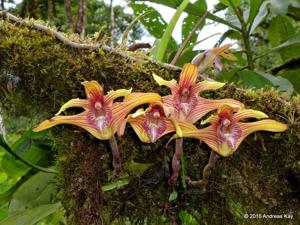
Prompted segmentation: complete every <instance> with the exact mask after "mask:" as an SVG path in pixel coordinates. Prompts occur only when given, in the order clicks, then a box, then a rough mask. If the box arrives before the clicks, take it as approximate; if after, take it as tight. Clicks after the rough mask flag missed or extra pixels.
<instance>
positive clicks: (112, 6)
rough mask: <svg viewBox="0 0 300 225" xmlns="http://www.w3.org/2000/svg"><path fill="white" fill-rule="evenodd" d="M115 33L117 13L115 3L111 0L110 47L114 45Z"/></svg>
mask: <svg viewBox="0 0 300 225" xmlns="http://www.w3.org/2000/svg"><path fill="white" fill-rule="evenodd" d="M114 33H115V13H114V3H113V0H110V47H112V48H113V47H114Z"/></svg>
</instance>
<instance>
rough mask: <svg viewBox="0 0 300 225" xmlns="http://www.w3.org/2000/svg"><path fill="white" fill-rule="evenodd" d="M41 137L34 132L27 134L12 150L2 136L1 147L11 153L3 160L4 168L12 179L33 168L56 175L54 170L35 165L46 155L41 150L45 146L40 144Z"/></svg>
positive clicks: (0, 139)
mask: <svg viewBox="0 0 300 225" xmlns="http://www.w3.org/2000/svg"><path fill="white" fill-rule="evenodd" d="M41 135H42V134H35V133H34V132H32V131H28V132H25V133H24V134H23V136H22V137H21V138H19V139H18V141H16V142H15V143H14V144H13V146H12V148H11V147H10V146H9V145H8V144H7V143H6V141H5V140H4V137H3V135H2V134H0V147H2V148H3V149H5V150H6V151H7V152H8V153H9V155H8V154H6V155H4V157H3V159H2V168H3V169H4V170H5V172H6V173H7V174H8V175H9V176H10V177H21V176H23V175H25V174H26V173H27V172H28V171H29V170H30V169H31V167H32V168H34V169H37V170H40V171H44V172H48V173H56V171H54V170H51V169H47V168H43V167H40V166H37V165H35V163H37V162H38V161H39V160H40V159H41V158H42V156H43V155H44V154H45V153H46V151H44V149H42V148H41V146H42V147H44V146H45V145H44V144H41V143H40V142H39V139H40V137H41ZM15 159H18V160H15Z"/></svg>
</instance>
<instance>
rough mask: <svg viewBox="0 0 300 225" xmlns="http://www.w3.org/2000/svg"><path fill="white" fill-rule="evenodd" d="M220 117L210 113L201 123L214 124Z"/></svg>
mask: <svg viewBox="0 0 300 225" xmlns="http://www.w3.org/2000/svg"><path fill="white" fill-rule="evenodd" d="M218 119H219V117H218V116H217V115H210V116H209V117H208V118H207V119H205V120H201V122H200V124H201V125H205V124H208V123H210V124H212V123H216V122H217V121H218Z"/></svg>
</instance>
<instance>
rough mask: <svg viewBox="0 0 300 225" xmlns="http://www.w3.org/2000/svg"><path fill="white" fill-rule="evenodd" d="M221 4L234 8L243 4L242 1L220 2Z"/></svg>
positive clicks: (228, 0) (220, 0)
mask: <svg viewBox="0 0 300 225" xmlns="http://www.w3.org/2000/svg"><path fill="white" fill-rule="evenodd" d="M219 2H220V3H222V4H224V5H226V6H229V7H231V4H232V5H233V6H234V7H237V6H239V5H240V3H241V0H219Z"/></svg>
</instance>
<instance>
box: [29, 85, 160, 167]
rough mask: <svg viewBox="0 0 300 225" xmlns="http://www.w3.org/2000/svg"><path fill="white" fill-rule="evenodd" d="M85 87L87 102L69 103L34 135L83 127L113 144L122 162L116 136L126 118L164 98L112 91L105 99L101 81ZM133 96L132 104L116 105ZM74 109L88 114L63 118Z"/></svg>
mask: <svg viewBox="0 0 300 225" xmlns="http://www.w3.org/2000/svg"><path fill="white" fill-rule="evenodd" d="M82 84H83V86H84V88H85V93H86V96H87V99H78V98H77V99H72V100H70V101H68V102H67V103H65V104H64V105H63V106H62V107H61V108H60V110H59V111H58V113H57V114H56V115H55V116H54V117H52V118H51V119H48V120H45V121H43V122H42V123H41V124H40V125H38V127H36V128H35V129H34V131H35V132H38V131H42V130H45V129H48V128H51V127H53V126H56V125H58V124H71V125H75V126H79V127H81V128H83V129H85V130H86V131H88V132H89V133H91V134H92V135H93V136H95V137H96V138H98V139H100V140H110V143H111V147H112V151H113V156H114V159H116V161H120V156H119V151H118V148H117V144H116V141H115V136H114V135H115V133H116V132H118V130H119V127H120V125H121V124H122V122H123V121H124V120H125V117H126V116H127V114H128V113H129V112H130V111H131V110H132V109H133V108H135V107H137V106H139V105H142V104H146V103H148V102H150V101H160V100H161V97H160V96H159V95H158V94H155V93H132V94H130V93H131V89H130V90H125V89H119V90H116V91H109V92H108V93H107V95H104V91H103V88H102V87H101V85H100V84H99V83H98V82H97V81H85V82H82ZM129 95H132V96H131V97H130V99H131V100H130V101H127V102H114V100H115V99H116V98H119V97H123V96H129ZM70 107H80V108H83V109H84V111H83V112H81V113H79V114H77V115H71V116H60V114H61V113H62V112H63V111H65V110H66V109H68V108H70ZM118 158H119V159H118Z"/></svg>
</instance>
